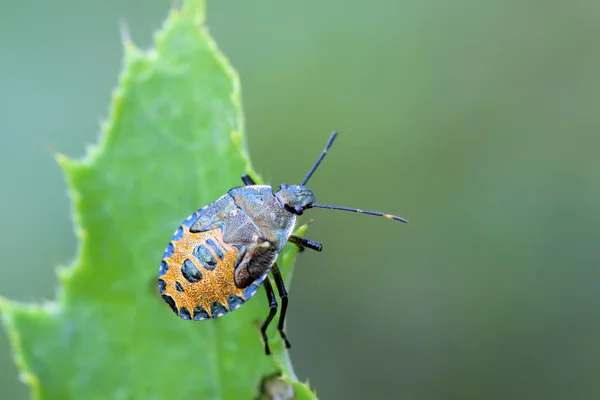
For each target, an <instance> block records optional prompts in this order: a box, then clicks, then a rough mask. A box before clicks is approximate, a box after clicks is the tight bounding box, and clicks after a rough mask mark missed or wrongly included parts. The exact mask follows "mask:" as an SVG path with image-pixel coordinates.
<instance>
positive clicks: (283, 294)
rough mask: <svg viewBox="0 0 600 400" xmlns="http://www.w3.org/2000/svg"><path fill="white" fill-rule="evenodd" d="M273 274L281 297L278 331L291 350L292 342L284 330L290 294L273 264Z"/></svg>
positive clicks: (277, 268)
mask: <svg viewBox="0 0 600 400" xmlns="http://www.w3.org/2000/svg"><path fill="white" fill-rule="evenodd" d="M271 273H272V274H273V278H275V286H277V291H278V292H279V297H281V313H280V314H279V323H278V324H277V329H278V330H279V334H280V335H281V338H282V339H283V341H284V342H285V347H286V348H288V349H289V348H290V347H291V345H290V342H289V340H288V338H287V335H286V334H285V331H284V330H283V324H284V323H285V314H286V311H287V306H288V294H287V290H285V284H284V283H283V278H282V277H281V272H280V271H279V267H278V266H277V263H275V264H273V267H272V268H271Z"/></svg>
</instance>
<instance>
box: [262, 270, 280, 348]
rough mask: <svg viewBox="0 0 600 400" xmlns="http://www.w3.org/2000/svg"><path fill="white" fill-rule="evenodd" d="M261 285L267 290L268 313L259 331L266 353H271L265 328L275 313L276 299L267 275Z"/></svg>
mask: <svg viewBox="0 0 600 400" xmlns="http://www.w3.org/2000/svg"><path fill="white" fill-rule="evenodd" d="M263 286H264V287H265V291H266V292H267V299H268V300H269V308H270V310H269V315H268V316H267V319H266V320H265V322H264V323H263V324H262V326H261V327H260V333H261V334H262V338H263V341H264V342H265V353H267V355H269V354H271V350H269V339H268V338H267V328H268V327H269V324H270V323H271V321H272V320H273V317H274V316H275V314H276V313H277V300H275V293H274V292H273V286H271V281H270V280H269V277H266V278H265V280H264V282H263Z"/></svg>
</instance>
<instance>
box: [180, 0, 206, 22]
mask: <svg viewBox="0 0 600 400" xmlns="http://www.w3.org/2000/svg"><path fill="white" fill-rule="evenodd" d="M181 8H182V11H183V12H184V13H191V14H193V15H194V19H195V20H196V23H198V24H204V22H205V21H206V1H205V0H183V5H182V7H181Z"/></svg>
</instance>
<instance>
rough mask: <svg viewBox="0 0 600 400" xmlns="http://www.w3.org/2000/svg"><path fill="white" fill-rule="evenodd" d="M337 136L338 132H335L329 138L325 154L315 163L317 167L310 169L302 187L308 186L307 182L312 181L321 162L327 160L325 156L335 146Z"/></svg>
mask: <svg viewBox="0 0 600 400" xmlns="http://www.w3.org/2000/svg"><path fill="white" fill-rule="evenodd" d="M337 135H338V133H337V131H336V132H333V133H332V134H331V136H330V137H329V140H328V141H327V144H326V145H325V149H324V150H323V152H322V153H321V155H320V156H319V159H318V160H317V162H316V163H315V165H313V167H312V168H311V169H310V171H308V174H306V177H305V178H304V180H303V181H302V183H301V184H300V185H302V186H304V185H305V184H306V182H308V180H309V179H310V177H311V176H312V174H313V173H314V172H315V170H316V169H317V167H318V166H319V164H321V161H323V158H325V154H327V150H329V148H330V147H331V145H332V144H333V141H334V140H335V138H336V137H337Z"/></svg>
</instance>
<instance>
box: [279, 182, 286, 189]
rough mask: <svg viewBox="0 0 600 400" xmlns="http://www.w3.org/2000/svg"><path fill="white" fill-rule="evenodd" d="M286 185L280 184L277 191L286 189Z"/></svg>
mask: <svg viewBox="0 0 600 400" xmlns="http://www.w3.org/2000/svg"><path fill="white" fill-rule="evenodd" d="M287 188H288V185H287V183H282V184H281V185H279V189H287Z"/></svg>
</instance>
